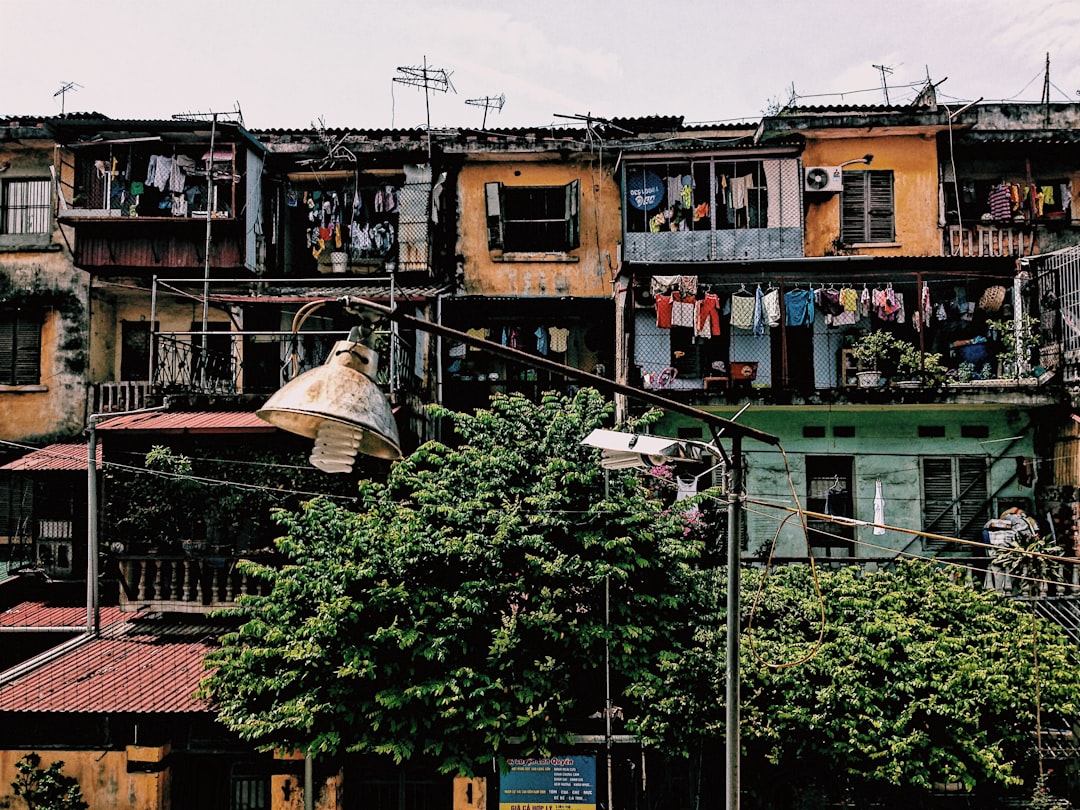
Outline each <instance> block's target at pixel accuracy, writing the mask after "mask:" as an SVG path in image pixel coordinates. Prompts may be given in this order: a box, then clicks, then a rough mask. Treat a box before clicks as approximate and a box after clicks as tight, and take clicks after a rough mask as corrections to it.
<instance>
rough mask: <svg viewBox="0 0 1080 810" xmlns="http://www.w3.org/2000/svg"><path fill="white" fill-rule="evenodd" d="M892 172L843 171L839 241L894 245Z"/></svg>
mask: <svg viewBox="0 0 1080 810" xmlns="http://www.w3.org/2000/svg"><path fill="white" fill-rule="evenodd" d="M894 224H895V218H894V211H893V173H892V172H891V171H862V172H858V171H856V172H844V190H843V192H842V193H841V196H840V239H841V241H843V242H844V243H845V244H849V245H850V244H859V243H865V242H892V241H893V240H894V239H895V238H896V231H895V227H894Z"/></svg>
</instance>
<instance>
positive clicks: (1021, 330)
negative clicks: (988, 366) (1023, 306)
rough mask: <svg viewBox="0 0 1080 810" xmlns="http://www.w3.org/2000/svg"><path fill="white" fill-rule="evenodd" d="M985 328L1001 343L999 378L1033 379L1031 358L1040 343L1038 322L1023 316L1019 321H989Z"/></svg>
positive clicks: (1028, 316)
mask: <svg viewBox="0 0 1080 810" xmlns="http://www.w3.org/2000/svg"><path fill="white" fill-rule="evenodd" d="M987 326H989V327H990V329H991V330H993V332H994V333H996V334H997V336H998V339H999V340H1000V341H1001V346H1002V349H1001V352H1000V353H999V354H998V361H999V362H1000V363H1001V376H1002V377H1005V378H1015V379H1019V378H1021V377H1033V376H1035V374H1034V373H1033V372H1032V366H1031V358H1032V355H1033V353H1034V351H1035V349H1036V348H1038V346H1039V343H1040V339H1039V338H1040V335H1039V331H1038V326H1039V322H1038V321H1037V320H1036V319H1035V318H1033V317H1031V316H1030V315H1023V316H1022V317H1021V318H1020V320H1019V321H1015V320H1013V319H1011V318H1010V319H1008V320H1004V321H989V322H988V323H987Z"/></svg>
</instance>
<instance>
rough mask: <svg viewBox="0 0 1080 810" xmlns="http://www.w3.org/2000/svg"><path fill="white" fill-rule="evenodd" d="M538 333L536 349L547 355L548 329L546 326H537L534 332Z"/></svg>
mask: <svg viewBox="0 0 1080 810" xmlns="http://www.w3.org/2000/svg"><path fill="white" fill-rule="evenodd" d="M533 334H535V335H536V351H537V352H538V353H539V354H542V355H544V356H547V353H548V346H549V342H548V337H549V336H548V329H547V327H546V326H538V327H536V331H535V332H534V333H533Z"/></svg>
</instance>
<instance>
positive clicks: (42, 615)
mask: <svg viewBox="0 0 1080 810" xmlns="http://www.w3.org/2000/svg"><path fill="white" fill-rule="evenodd" d="M130 618H131V614H130V613H122V612H121V611H120V608H118V607H102V608H101V611H100V626H101V627H107V626H109V625H112V624H116V623H117V622H121V621H124V620H125V619H130ZM3 627H71V628H72V629H73V630H74V631H76V632H77V631H78V630H79V629H80V628H85V627H86V605H82V606H79V605H60V604H55V603H51V602H48V603H47V602H20V603H19V604H17V605H12V606H11V607H9V608H7V609H6V610H3V611H0V628H3Z"/></svg>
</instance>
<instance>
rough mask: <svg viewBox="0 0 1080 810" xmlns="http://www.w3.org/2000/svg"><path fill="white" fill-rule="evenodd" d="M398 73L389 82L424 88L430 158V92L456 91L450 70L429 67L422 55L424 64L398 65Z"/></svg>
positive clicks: (429, 156) (429, 157) (429, 153)
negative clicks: (418, 65)
mask: <svg viewBox="0 0 1080 810" xmlns="http://www.w3.org/2000/svg"><path fill="white" fill-rule="evenodd" d="M397 71H398V73H399V74H400V75H398V76H395V77H394V78H393V79H391V82H396V83H398V84H407V85H410V86H412V87H422V88H423V89H424V111H425V113H426V115H427V118H426V120H427V130H426V131H427V142H428V159H429V160H430V159H431V93H432V92H433V91H434V92H437V93H456V92H457V90H455V89H454V85H453V83H452V82H451V81H450V75H451V73H452V71H449V70H444V69H443V68H435V67H431V66H429V65H428V63H427V56H425V57H424V64H423V65H421V66H420V67H399V68H398V69H397Z"/></svg>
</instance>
